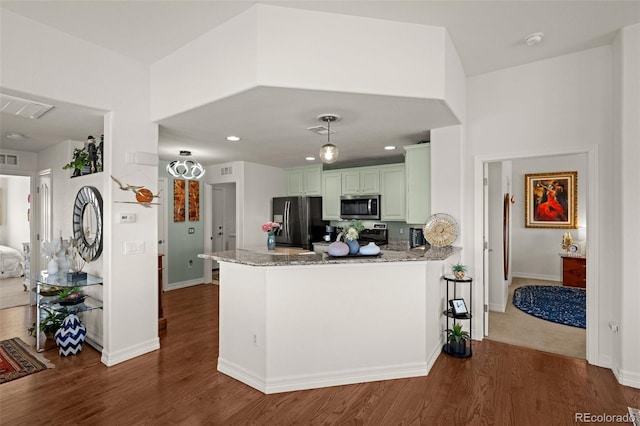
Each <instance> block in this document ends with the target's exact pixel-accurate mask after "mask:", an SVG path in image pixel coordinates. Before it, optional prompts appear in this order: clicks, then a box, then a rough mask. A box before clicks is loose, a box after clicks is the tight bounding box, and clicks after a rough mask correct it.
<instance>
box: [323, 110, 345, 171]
mask: <svg viewBox="0 0 640 426" xmlns="http://www.w3.org/2000/svg"><path fill="white" fill-rule="evenodd" d="M341 118H342V117H340V116H339V115H337V114H322V115H319V116H318V120H320V121H324V122H325V123H327V143H326V144H324V145H322V148H320V154H319V155H320V160H322V162H323V163H326V164H331V163H335V162H336V160H337V159H338V147H336V146H335V145H333V144H332V143H331V122H333V121H339V120H340V119H341Z"/></svg>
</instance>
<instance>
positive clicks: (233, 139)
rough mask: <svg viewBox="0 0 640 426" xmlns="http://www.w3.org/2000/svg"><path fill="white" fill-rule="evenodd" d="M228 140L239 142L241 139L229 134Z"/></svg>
mask: <svg viewBox="0 0 640 426" xmlns="http://www.w3.org/2000/svg"><path fill="white" fill-rule="evenodd" d="M227 140H228V141H231V142H237V141H239V140H240V138H239V137H237V136H227Z"/></svg>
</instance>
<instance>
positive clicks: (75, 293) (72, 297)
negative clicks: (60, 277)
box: [58, 287, 84, 305]
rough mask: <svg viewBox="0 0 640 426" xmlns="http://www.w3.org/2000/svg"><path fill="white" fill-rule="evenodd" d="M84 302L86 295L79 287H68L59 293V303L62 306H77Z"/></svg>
mask: <svg viewBox="0 0 640 426" xmlns="http://www.w3.org/2000/svg"><path fill="white" fill-rule="evenodd" d="M83 301H84V294H83V293H82V292H81V291H80V288H79V287H67V288H65V289H64V290H62V291H60V293H58V303H60V304H61V305H77V304H78V303H81V302H83Z"/></svg>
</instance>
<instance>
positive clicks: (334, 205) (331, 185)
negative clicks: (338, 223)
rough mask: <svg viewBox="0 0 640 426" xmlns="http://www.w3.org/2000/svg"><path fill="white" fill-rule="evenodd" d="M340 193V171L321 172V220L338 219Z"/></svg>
mask: <svg viewBox="0 0 640 426" xmlns="http://www.w3.org/2000/svg"><path fill="white" fill-rule="evenodd" d="M341 194H342V173H340V172H324V173H323V174H322V220H340V195H341Z"/></svg>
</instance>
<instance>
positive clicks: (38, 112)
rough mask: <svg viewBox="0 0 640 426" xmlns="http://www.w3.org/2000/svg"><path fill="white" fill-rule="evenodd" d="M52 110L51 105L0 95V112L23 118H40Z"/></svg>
mask: <svg viewBox="0 0 640 426" xmlns="http://www.w3.org/2000/svg"><path fill="white" fill-rule="evenodd" d="M51 108H53V105H48V104H43V103H42V102H36V101H30V100H28V99H22V98H16V97H15V96H9V95H5V94H3V93H0V111H2V112H6V113H9V114H14V115H17V116H18V117H24V118H33V119H36V118H40V117H42V115H43V114H44V113H46V112H47V111H49V110H50V109H51Z"/></svg>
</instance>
